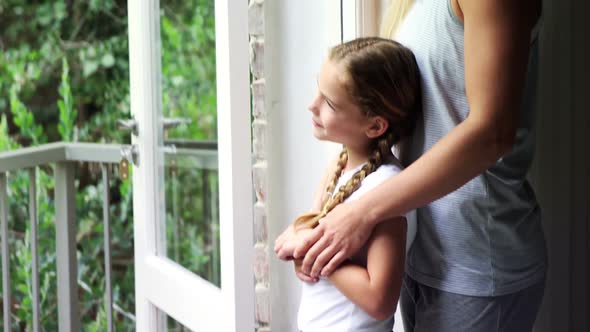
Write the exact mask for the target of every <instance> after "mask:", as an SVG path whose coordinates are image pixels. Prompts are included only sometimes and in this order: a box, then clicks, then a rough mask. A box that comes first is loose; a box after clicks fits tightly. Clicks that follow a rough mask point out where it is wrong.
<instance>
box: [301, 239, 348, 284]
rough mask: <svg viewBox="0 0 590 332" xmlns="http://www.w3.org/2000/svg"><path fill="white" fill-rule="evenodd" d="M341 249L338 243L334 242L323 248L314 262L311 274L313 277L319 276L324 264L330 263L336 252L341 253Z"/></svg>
mask: <svg viewBox="0 0 590 332" xmlns="http://www.w3.org/2000/svg"><path fill="white" fill-rule="evenodd" d="M340 250H341V249H340V248H339V246H338V244H336V243H332V245H330V246H329V247H328V248H326V249H324V250H322V252H321V253H320V254H319V255H318V256H317V258H316V259H315V260H314V262H313V266H312V268H311V273H310V275H311V276H312V277H319V275H320V272H321V271H322V269H323V268H324V265H326V263H328V262H329V261H330V260H331V259H332V257H334V256H335V255H336V254H339V253H340ZM310 251H311V250H310ZM308 254H309V253H308Z"/></svg>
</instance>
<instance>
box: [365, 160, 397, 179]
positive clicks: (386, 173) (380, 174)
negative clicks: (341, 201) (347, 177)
mask: <svg viewBox="0 0 590 332" xmlns="http://www.w3.org/2000/svg"><path fill="white" fill-rule="evenodd" d="M402 170H403V166H402V164H401V162H400V161H399V160H398V159H397V158H396V157H393V158H392V160H390V161H388V162H387V163H385V164H382V165H381V166H379V168H377V169H376V170H375V171H374V172H373V173H371V174H369V175H368V176H367V177H366V178H365V180H364V181H363V182H365V181H368V182H383V181H385V180H387V179H388V178H390V177H392V176H394V175H396V174H398V173H399V172H401V171H402ZM363 184H364V183H363Z"/></svg>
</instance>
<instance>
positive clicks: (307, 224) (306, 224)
mask: <svg viewBox="0 0 590 332" xmlns="http://www.w3.org/2000/svg"><path fill="white" fill-rule="evenodd" d="M347 162H348V152H347V151H346V147H344V148H343V149H342V151H340V156H339V158H338V163H337V164H336V169H335V171H334V174H333V175H332V178H331V179H330V182H329V183H328V185H327V186H326V191H325V193H324V195H323V198H322V210H321V212H319V213H318V212H317V211H312V212H307V213H304V214H302V215H300V216H298V217H297V218H296V219H295V222H294V223H293V224H294V225H295V229H302V228H315V227H316V226H317V225H318V224H319V221H320V219H322V218H323V217H324V216H325V215H326V214H327V213H325V212H324V211H325V207H326V205H327V204H328V202H329V201H330V198H331V197H332V193H333V192H334V188H336V184H337V183H338V179H339V178H340V175H342V171H343V170H344V167H346V163H347Z"/></svg>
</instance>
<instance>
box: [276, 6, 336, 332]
mask: <svg viewBox="0 0 590 332" xmlns="http://www.w3.org/2000/svg"><path fill="white" fill-rule="evenodd" d="M265 7H266V8H265V19H266V22H265V25H266V27H267V28H266V31H265V76H266V95H267V99H266V109H267V115H268V124H269V126H268V128H269V132H268V149H269V151H268V175H269V187H268V197H269V211H268V226H269V237H270V241H269V242H270V244H271V246H272V244H273V243H274V239H275V238H276V237H277V235H278V234H280V232H282V230H283V229H284V228H285V227H287V226H288V225H289V224H290V223H291V222H292V221H293V220H294V218H295V217H296V216H297V215H298V214H300V213H302V212H305V211H307V210H309V208H310V205H311V201H312V196H313V192H314V191H315V186H316V184H317V182H318V181H319V178H320V177H321V174H322V172H323V170H324V167H325V166H326V164H327V163H328V162H329V160H330V159H331V158H333V157H334V156H335V155H336V153H337V151H338V148H337V147H336V146H334V145H333V144H328V143H321V142H318V141H317V140H316V139H315V138H314V137H313V136H312V126H311V113H310V112H309V111H308V110H307V105H308V102H310V101H311V99H312V98H313V95H314V93H315V89H316V76H317V74H318V72H319V69H320V65H321V63H322V62H323V60H324V57H325V56H326V55H327V50H328V48H329V46H332V45H334V44H336V43H338V42H339V41H340V9H339V1H337V0H336V1H334V0H322V1H317V0H297V1H266V2H265ZM271 250H272V248H271ZM271 256H272V258H271V262H270V271H271V282H270V284H271V303H272V305H271V307H272V308H271V322H272V324H271V328H272V331H281V332H283V331H284V332H289V331H297V324H296V312H297V305H298V302H299V282H298V280H297V279H296V278H295V275H294V273H293V267H292V265H291V264H290V263H285V262H282V261H279V260H278V259H276V257H275V256H274V254H273V255H271ZM277 304H280V306H279V305H277Z"/></svg>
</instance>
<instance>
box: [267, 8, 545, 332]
mask: <svg viewBox="0 0 590 332" xmlns="http://www.w3.org/2000/svg"><path fill="white" fill-rule="evenodd" d="M392 8H394V9H393V10H392V11H391V12H392V13H393V15H389V16H388V17H389V19H388V20H389V21H388V22H387V23H388V24H385V26H389V27H390V28H391V31H389V32H390V34H389V35H388V36H389V37H395V39H396V40H398V41H400V42H401V43H402V44H404V45H406V46H408V47H409V48H410V49H411V50H412V51H413V52H414V54H415V55H416V59H417V62H418V66H419V68H420V72H421V75H422V86H423V119H421V120H420V121H419V122H418V126H417V128H416V133H415V135H414V136H413V138H412V139H410V140H409V141H407V142H404V144H403V147H402V150H403V151H402V152H403V154H402V162H404V163H405V164H406V165H408V166H407V168H406V169H405V170H404V171H402V172H401V173H400V174H398V175H397V176H395V177H392V178H391V179H389V180H387V181H385V182H384V183H383V184H381V185H380V186H378V187H377V188H375V189H373V190H371V191H370V192H368V193H366V194H365V195H364V196H363V197H362V198H360V199H359V200H358V201H355V202H351V203H347V204H341V205H340V206H338V207H336V208H335V209H334V210H332V212H331V213H329V214H328V215H327V216H326V217H325V218H323V219H322V220H321V221H320V225H319V226H318V227H316V228H315V229H314V230H313V232H311V233H310V235H309V236H308V237H307V238H306V240H305V241H303V243H302V244H300V245H298V246H297V247H295V245H294V243H295V241H292V240H291V239H292V229H291V228H289V229H287V230H286V231H285V232H284V233H283V235H281V236H280V237H279V238H278V239H277V242H276V246H275V250H276V252H277V254H278V255H279V257H281V258H284V259H285V258H287V257H290V256H294V257H296V258H299V257H304V259H303V263H302V265H301V269H300V271H298V275H299V276H300V278H302V279H303V280H307V281H311V280H314V278H316V277H317V276H319V275H320V274H321V275H330V274H331V272H332V271H334V269H335V268H336V267H337V266H338V265H340V263H341V262H343V261H344V260H345V259H346V258H348V257H350V256H351V255H352V254H354V253H355V252H356V251H357V250H358V248H360V247H361V246H362V244H363V243H364V242H365V241H366V240H367V238H368V236H369V234H370V232H371V230H372V229H373V227H374V226H375V225H377V224H378V223H380V222H382V221H384V220H388V219H390V218H391V217H393V216H398V215H403V214H404V213H406V212H407V211H409V210H412V209H414V208H417V216H418V218H417V220H418V232H417V235H416V238H415V240H414V243H413V246H412V248H411V249H410V251H409V253H408V257H407V259H406V275H405V277H404V287H403V289H402V294H401V304H402V314H403V317H404V324H405V326H406V330H409V331H496V330H502V331H527V330H528V331H530V330H531V329H532V325H533V323H534V321H535V317H536V313H537V311H538V308H539V306H540V303H541V299H542V296H543V289H544V280H545V271H546V253H545V242H544V237H543V232H542V229H541V222H540V209H539V207H538V204H537V201H536V199H535V196H534V193H533V191H532V190H531V188H530V186H529V184H528V182H527V180H526V178H525V176H526V173H527V170H528V168H529V166H530V163H531V161H532V152H533V150H534V137H533V135H532V124H533V115H534V106H535V103H534V100H535V84H536V71H537V70H536V54H537V37H536V32H535V31H536V29H535V27H536V26H537V24H538V21H539V17H540V14H541V1H540V0H525V1H511V0H478V1H471V0H414V1H408V0H395V1H394V2H393V4H392Z"/></svg>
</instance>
